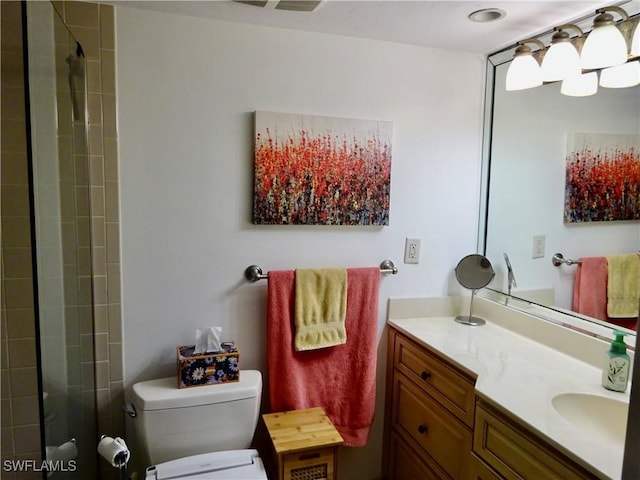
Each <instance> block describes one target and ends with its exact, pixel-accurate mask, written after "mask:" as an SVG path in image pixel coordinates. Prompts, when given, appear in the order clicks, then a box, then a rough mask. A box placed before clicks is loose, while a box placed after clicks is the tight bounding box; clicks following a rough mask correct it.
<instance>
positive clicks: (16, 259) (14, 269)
mask: <svg viewBox="0 0 640 480" xmlns="http://www.w3.org/2000/svg"><path fill="white" fill-rule="evenodd" d="M3 261H4V266H3V267H4V275H5V277H6V278H32V276H33V269H32V266H31V249H30V248H28V247H4V252H3Z"/></svg>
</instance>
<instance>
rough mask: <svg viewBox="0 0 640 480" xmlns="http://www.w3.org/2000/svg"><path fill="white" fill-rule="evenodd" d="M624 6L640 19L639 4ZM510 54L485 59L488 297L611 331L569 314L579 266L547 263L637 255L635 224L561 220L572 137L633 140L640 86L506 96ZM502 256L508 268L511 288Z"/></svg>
mask: <svg viewBox="0 0 640 480" xmlns="http://www.w3.org/2000/svg"><path fill="white" fill-rule="evenodd" d="M622 6H623V7H624V8H625V9H627V12H628V13H629V15H630V16H631V17H632V18H634V19H635V18H637V15H638V11H639V10H640V2H637V1H635V2H629V3H628V4H624V5H622ZM552 27H553V26H550V28H552ZM638 28H640V27H638ZM585 31H588V29H586V30H585ZM547 35H548V36H549V37H550V33H549V34H547ZM544 43H545V45H549V42H548V41H546V42H544ZM513 52H514V49H513V48H512V49H508V50H505V51H502V52H498V53H496V54H494V55H491V56H490V57H489V59H488V62H489V63H488V69H487V70H488V71H487V75H488V77H487V78H488V81H487V89H488V90H487V102H488V103H487V113H486V115H487V118H486V124H487V125H488V126H490V128H487V129H486V130H487V133H486V144H485V148H484V156H485V162H484V176H485V182H484V185H485V188H486V191H485V195H484V196H483V197H484V200H483V201H484V202H485V204H484V205H483V210H484V211H485V218H484V219H483V220H484V230H483V231H482V232H481V239H480V251H481V252H482V251H483V252H484V254H485V255H486V256H487V257H488V258H489V259H490V260H491V262H492V264H493V265H494V268H495V269H496V279H495V281H494V282H493V283H492V285H491V287H490V288H491V290H489V291H488V295H493V296H495V295H497V294H500V295H505V296H504V297H502V299H503V301H505V302H511V303H512V305H514V306H517V305H520V306H522V308H527V306H535V308H536V311H545V310H548V312H549V313H550V314H552V315H553V316H555V317H556V318H557V317H558V314H560V317H562V316H563V315H566V319H567V320H569V321H570V322H571V323H574V322H575V321H576V319H579V321H580V322H582V321H583V320H587V322H585V326H587V327H594V325H596V324H598V326H597V327H594V328H596V329H601V328H603V327H604V328H607V327H608V326H609V325H611V324H609V323H607V322H606V320H603V319H596V318H593V317H589V316H585V315H582V314H580V313H576V312H574V311H573V310H572V303H573V302H572V300H573V288H574V280H575V275H576V270H577V265H575V264H574V265H568V264H566V263H564V264H561V265H559V266H554V264H553V263H552V257H553V255H554V254H555V253H561V254H562V255H563V256H564V257H565V258H566V259H572V260H578V259H580V258H583V257H598V256H605V257H606V256H608V255H620V254H630V253H637V252H640V221H638V220H631V221H598V222H582V223H570V222H565V217H564V207H565V176H566V166H567V155H568V153H569V151H570V149H571V147H570V145H571V142H572V141H573V140H572V139H575V138H577V137H576V135H578V134H589V135H592V136H593V138H594V139H596V140H597V139H599V138H604V139H605V140H607V139H612V138H623V137H619V136H621V135H626V136H635V135H639V134H640V86H634V87H630V88H602V87H599V88H598V91H597V93H596V94H595V95H591V96H585V97H570V96H565V95H563V94H561V92H560V88H561V82H555V83H548V84H544V85H542V86H540V87H537V88H531V89H527V90H519V91H506V89H505V77H506V73H507V70H508V68H509V64H510V62H511V59H512V58H513ZM614 136H615V137H614ZM596 140H594V141H596ZM636 159H637V151H636ZM481 223H482V220H481ZM481 230H482V229H481ZM536 248H537V249H538V250H539V251H537V252H536V251H534V250H536ZM505 254H507V256H508V260H509V261H510V263H511V267H512V275H511V281H509V270H508V267H507V259H506V258H505ZM533 257H537V258H533ZM514 279H515V283H514V281H513V280H514ZM509 293H510V296H509V297H506V295H507V294H509ZM615 328H617V326H616V327H615Z"/></svg>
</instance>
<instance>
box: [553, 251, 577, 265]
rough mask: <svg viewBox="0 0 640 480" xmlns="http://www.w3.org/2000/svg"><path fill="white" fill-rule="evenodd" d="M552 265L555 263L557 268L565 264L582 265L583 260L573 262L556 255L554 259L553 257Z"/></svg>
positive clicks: (558, 254) (559, 254)
mask: <svg viewBox="0 0 640 480" xmlns="http://www.w3.org/2000/svg"><path fill="white" fill-rule="evenodd" d="M551 263H553V265H554V266H555V267H559V266H560V265H562V264H563V263H565V264H567V265H577V264H579V263H582V260H571V259H570V258H564V256H563V255H562V254H561V253H556V254H555V255H554V256H553V257H551Z"/></svg>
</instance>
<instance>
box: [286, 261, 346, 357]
mask: <svg viewBox="0 0 640 480" xmlns="http://www.w3.org/2000/svg"><path fill="white" fill-rule="evenodd" d="M346 311H347V271H346V270H345V269H344V268H320V269H300V270H296V294H295V315H294V318H295V327H296V330H295V338H294V345H295V349H296V351H303V350H315V349H317V348H325V347H333V346H335V345H342V344H343V343H346V341H347V331H346V329H345V326H344V319H345V315H346Z"/></svg>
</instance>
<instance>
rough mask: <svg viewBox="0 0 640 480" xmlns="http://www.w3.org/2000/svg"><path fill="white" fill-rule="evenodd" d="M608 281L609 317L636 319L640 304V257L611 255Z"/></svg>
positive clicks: (634, 255) (608, 260)
mask: <svg viewBox="0 0 640 480" xmlns="http://www.w3.org/2000/svg"><path fill="white" fill-rule="evenodd" d="M607 262H608V280H607V315H608V316H609V317H611V318H635V317H637V316H638V308H639V304H640V256H639V255H637V254H635V253H632V254H628V255H610V256H608V257H607Z"/></svg>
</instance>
